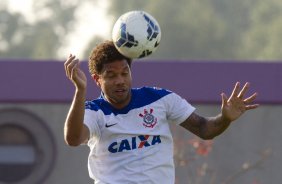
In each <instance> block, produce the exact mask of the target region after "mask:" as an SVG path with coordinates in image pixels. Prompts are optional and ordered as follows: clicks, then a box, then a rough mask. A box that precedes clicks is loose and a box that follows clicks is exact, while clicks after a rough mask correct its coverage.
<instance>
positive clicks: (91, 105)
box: [84, 99, 102, 111]
mask: <svg viewBox="0 0 282 184" xmlns="http://www.w3.org/2000/svg"><path fill="white" fill-rule="evenodd" d="M101 103H102V99H95V100H91V101H85V103H84V106H85V109H89V110H94V111H98V110H99V109H101V107H100V105H99V104H101Z"/></svg>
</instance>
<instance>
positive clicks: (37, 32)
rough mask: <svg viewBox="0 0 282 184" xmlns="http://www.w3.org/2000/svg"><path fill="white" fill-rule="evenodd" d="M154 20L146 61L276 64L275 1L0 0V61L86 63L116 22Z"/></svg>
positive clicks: (280, 10)
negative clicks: (135, 15) (153, 41)
mask: <svg viewBox="0 0 282 184" xmlns="http://www.w3.org/2000/svg"><path fill="white" fill-rule="evenodd" d="M131 10H144V11H147V12H148V13H150V14H151V15H153V16H154V17H155V18H156V19H157V21H158V22H159V24H160V26H161V30H162V40H161V45H160V47H159V49H158V50H157V52H156V53H154V54H153V55H152V56H151V57H149V58H148V59H161V60H172V59H174V60H191V59H193V60H226V61H234V60H239V61H243V60H251V61H277V62H279V61H280V58H281V56H282V52H281V46H280V45H281V42H282V37H281V36H280V35H281V32H282V1H280V0H268V1H265V0H236V1H233V0H202V1H198V0H188V1H187V0H178V1H161V0H154V1H132V0H119V1H114V0H113V1H110V0H83V1H79V0H38V1H35V0H2V1H1V2H0V58H5V59H7V58H28V59H36V60H37V59H39V60H41V59H55V60H64V58H66V57H67V56H68V54H69V53H70V52H72V53H74V54H76V55H77V56H79V57H80V58H81V59H87V58H88V54H89V52H90V50H91V49H92V48H93V47H94V46H95V45H96V44H97V43H98V42H99V41H101V40H104V39H111V29H112V26H113V24H114V22H115V21H116V20H117V18H118V17H119V16H120V15H121V14H123V13H125V12H127V11H131Z"/></svg>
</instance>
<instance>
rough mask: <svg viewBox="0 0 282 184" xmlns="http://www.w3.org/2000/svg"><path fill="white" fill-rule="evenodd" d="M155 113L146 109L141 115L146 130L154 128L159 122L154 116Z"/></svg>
mask: <svg viewBox="0 0 282 184" xmlns="http://www.w3.org/2000/svg"><path fill="white" fill-rule="evenodd" d="M153 111H154V110H153V109H150V111H149V112H148V111H147V109H144V113H143V114H142V113H140V114H139V116H140V117H141V118H143V125H144V127H146V128H154V126H155V125H156V124H157V122H158V120H157V118H156V117H155V116H154V115H153Z"/></svg>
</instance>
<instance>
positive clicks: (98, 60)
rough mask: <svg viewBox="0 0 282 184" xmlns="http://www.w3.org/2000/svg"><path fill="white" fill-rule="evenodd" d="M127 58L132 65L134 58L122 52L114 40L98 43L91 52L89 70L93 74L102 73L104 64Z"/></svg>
mask: <svg viewBox="0 0 282 184" xmlns="http://www.w3.org/2000/svg"><path fill="white" fill-rule="evenodd" d="M123 59H125V60H126V61H127V63H128V65H129V67H131V62H132V59H130V58H127V57H125V56H124V55H122V54H120V53H119V52H118V50H117V49H116V47H115V45H114V43H113V41H109V40H107V41H105V42H102V43H100V44H98V45H97V46H96V47H95V48H94V49H93V50H92V52H91V54H90V56H89V61H88V67H89V72H90V74H91V75H93V74H101V72H102V70H103V67H104V64H107V63H112V62H114V61H116V60H123Z"/></svg>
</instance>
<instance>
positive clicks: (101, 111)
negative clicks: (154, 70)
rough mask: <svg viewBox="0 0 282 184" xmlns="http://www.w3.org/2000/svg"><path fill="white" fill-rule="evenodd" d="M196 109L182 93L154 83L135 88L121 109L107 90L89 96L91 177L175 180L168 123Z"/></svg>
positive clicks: (113, 181)
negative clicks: (106, 95)
mask: <svg viewBox="0 0 282 184" xmlns="http://www.w3.org/2000/svg"><path fill="white" fill-rule="evenodd" d="M194 110H195V108H194V107H192V106H191V105H190V104H189V103H188V102H187V101H186V100H184V99H183V98H181V97H180V96H178V95H177V94H175V93H173V92H171V91H167V90H164V89H159V88H150V87H143V88H138V89H132V98H131V101H130V103H129V104H128V105H127V106H126V107H125V108H123V109H121V110H117V109H114V108H113V107H112V106H111V105H110V104H109V103H108V102H107V101H106V100H105V99H104V98H103V96H101V97H100V98H98V99H96V100H93V101H88V102H86V106H85V116H84V124H86V125H87V127H88V128H89V131H90V139H89V141H88V146H89V147H90V154H89V158H88V170H89V174H90V177H91V178H93V179H94V180H95V184H140V183H142V184H160V183H161V184H174V179H175V174H174V172H175V171H174V170H175V169H174V161H173V140H172V136H171V132H170V129H169V124H168V123H170V122H171V123H175V124H180V123H182V122H183V121H184V120H185V119H187V118H188V117H189V116H190V114H191V113H192V112H193V111H194Z"/></svg>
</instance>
